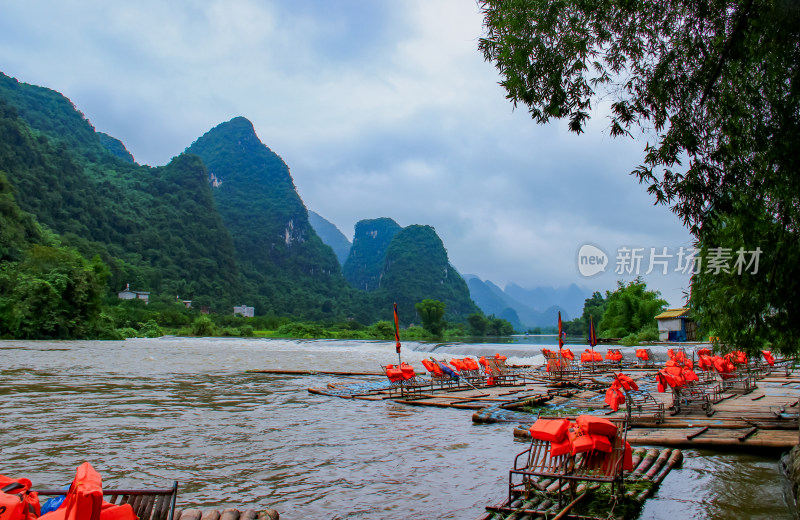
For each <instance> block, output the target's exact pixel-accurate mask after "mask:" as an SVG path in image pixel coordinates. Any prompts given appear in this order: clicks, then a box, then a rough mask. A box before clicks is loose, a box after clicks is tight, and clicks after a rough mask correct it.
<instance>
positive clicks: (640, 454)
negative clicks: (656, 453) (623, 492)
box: [631, 448, 647, 468]
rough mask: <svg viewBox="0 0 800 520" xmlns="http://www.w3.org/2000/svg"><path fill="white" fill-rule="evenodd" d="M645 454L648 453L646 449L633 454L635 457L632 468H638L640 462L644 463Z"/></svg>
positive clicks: (632, 458) (632, 457)
mask: <svg viewBox="0 0 800 520" xmlns="http://www.w3.org/2000/svg"><path fill="white" fill-rule="evenodd" d="M645 453H647V450H645V449H644V448H636V450H635V451H634V452H633V455H632V456H631V467H632V468H635V467H636V466H638V465H639V463H640V462H642V457H644V454H645Z"/></svg>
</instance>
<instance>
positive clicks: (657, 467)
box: [642, 448, 672, 480]
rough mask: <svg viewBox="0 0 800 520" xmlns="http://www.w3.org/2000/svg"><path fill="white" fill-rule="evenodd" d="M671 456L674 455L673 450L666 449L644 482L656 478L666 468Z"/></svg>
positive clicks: (648, 471) (643, 478)
mask: <svg viewBox="0 0 800 520" xmlns="http://www.w3.org/2000/svg"><path fill="white" fill-rule="evenodd" d="M671 454H672V449H670V448H666V449H664V450H663V451H662V452H661V455H659V456H658V459H656V461H655V463H654V464H653V465H652V466H650V469H649V470H647V473H646V474H645V476H644V477H642V480H652V479H653V477H655V476H656V474H657V473H658V471H659V470H660V469H661V468H662V467H663V466H664V464H665V463H666V462H667V460H669V456H670V455H671Z"/></svg>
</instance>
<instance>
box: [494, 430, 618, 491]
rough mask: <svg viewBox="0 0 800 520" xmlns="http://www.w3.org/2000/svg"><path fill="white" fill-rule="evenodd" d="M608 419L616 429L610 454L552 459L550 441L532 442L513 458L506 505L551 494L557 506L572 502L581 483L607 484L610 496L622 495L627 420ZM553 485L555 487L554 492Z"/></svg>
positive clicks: (601, 453) (593, 452)
mask: <svg viewBox="0 0 800 520" xmlns="http://www.w3.org/2000/svg"><path fill="white" fill-rule="evenodd" d="M609 420H610V421H611V422H613V423H615V424H616V426H617V434H616V436H615V437H614V440H613V443H612V450H611V453H603V452H597V451H588V452H584V453H578V454H577V455H573V454H572V453H565V454H563V455H557V456H555V457H553V456H551V455H550V441H545V440H541V439H532V440H531V445H530V446H529V447H528V449H527V450H525V451H523V452H521V453H519V454H518V455H517V456H516V457H515V458H514V466H513V467H512V468H511V470H510V471H509V474H508V503H509V504H512V503H514V501H515V500H516V499H517V498H518V497H519V496H520V495H521V496H522V497H524V498H526V499H527V498H530V497H531V496H532V495H534V494H548V493H554V494H556V495H557V497H558V502H559V504H563V503H564V502H565V500H564V498H569V499H570V500H574V498H575V494H576V493H575V492H576V489H577V484H578V482H582V481H583V482H600V483H609V484H611V492H612V494H619V493H622V492H623V488H624V479H623V466H624V460H625V444H626V441H627V435H628V419H627V417H612V418H609ZM540 478H545V479H552V481H553V482H552V483H551V484H550V485H548V486H547V487H543V486H542V485H541V484H540V483H539V482H538V481H539V479H540ZM553 485H556V486H557V487H555V489H553ZM548 489H550V490H553V491H548ZM565 492H566V493H565ZM565 494H566V495H568V496H567V497H565V496H564V495H565Z"/></svg>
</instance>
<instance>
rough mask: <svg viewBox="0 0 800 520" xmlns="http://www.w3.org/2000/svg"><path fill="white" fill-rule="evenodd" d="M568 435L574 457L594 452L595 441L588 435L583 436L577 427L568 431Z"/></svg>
mask: <svg viewBox="0 0 800 520" xmlns="http://www.w3.org/2000/svg"><path fill="white" fill-rule="evenodd" d="M567 435H568V436H569V440H570V442H571V443H572V454H573V455H577V454H578V453H583V452H585V451H592V450H593V449H594V441H593V440H592V438H591V437H590V436H589V435H588V434H583V432H581V431H580V429H579V428H578V427H577V426H575V428H570V429H569V430H567Z"/></svg>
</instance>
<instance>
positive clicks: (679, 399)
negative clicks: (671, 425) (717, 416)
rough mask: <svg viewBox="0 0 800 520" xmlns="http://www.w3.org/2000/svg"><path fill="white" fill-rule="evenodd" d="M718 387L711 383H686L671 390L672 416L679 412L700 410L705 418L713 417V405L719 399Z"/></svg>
mask: <svg viewBox="0 0 800 520" xmlns="http://www.w3.org/2000/svg"><path fill="white" fill-rule="evenodd" d="M720 393H721V389H720V385H719V384H718V383H716V382H711V383H702V382H701V383H696V382H692V383H687V384H686V385H684V386H676V387H673V388H672V415H677V414H679V413H680V412H681V411H691V410H697V409H699V410H702V411H703V412H705V414H706V416H708V417H711V416H712V415H714V406H713V405H714V403H715V402H717V401H719V399H720Z"/></svg>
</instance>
